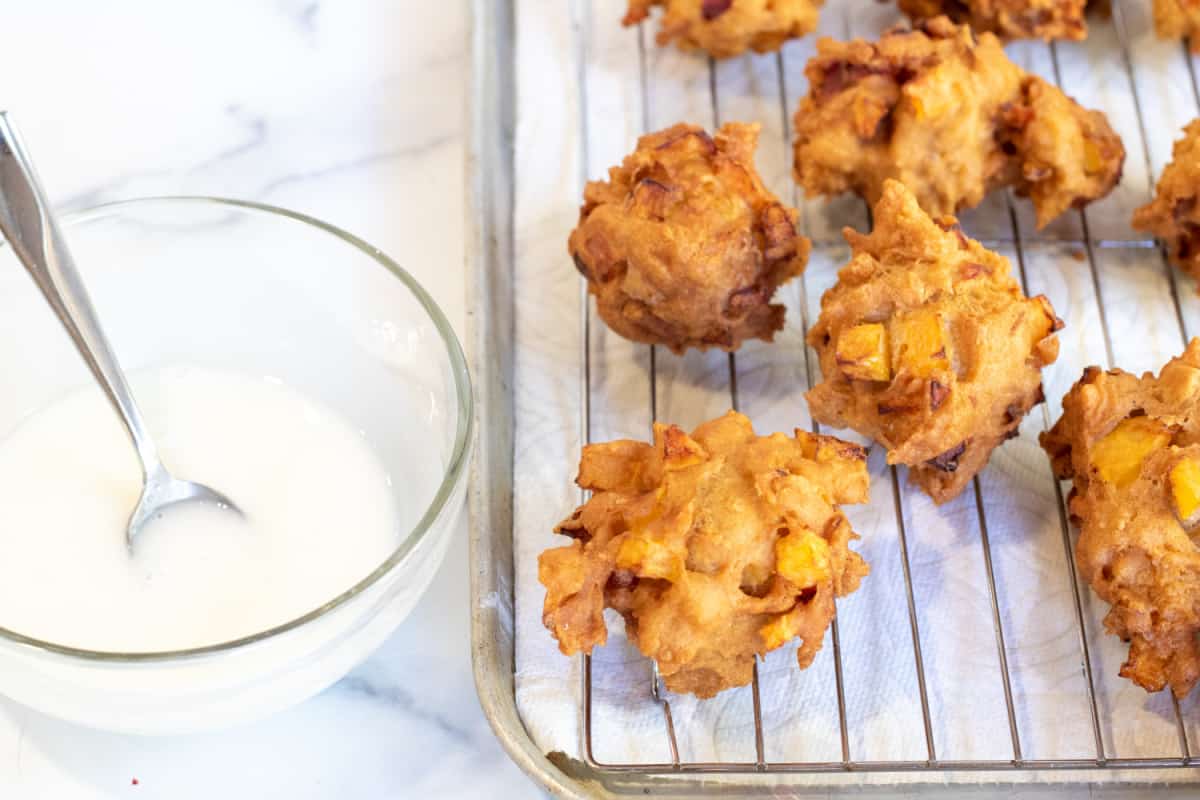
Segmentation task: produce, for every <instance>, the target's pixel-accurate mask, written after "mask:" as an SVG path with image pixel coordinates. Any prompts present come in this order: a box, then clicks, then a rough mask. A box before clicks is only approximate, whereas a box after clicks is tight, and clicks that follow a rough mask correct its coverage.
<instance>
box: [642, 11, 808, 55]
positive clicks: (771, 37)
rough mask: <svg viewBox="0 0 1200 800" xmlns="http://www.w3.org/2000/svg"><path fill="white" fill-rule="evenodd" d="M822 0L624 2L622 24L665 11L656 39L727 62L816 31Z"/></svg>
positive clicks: (776, 46) (776, 47) (763, 51)
mask: <svg viewBox="0 0 1200 800" xmlns="http://www.w3.org/2000/svg"><path fill="white" fill-rule="evenodd" d="M823 2H824V0H629V9H628V11H626V13H625V18H624V19H623V20H622V23H623V24H625V25H635V24H637V23H638V22H641V21H642V20H644V19H645V18H646V17H648V16H650V9H651V8H653V7H654V6H662V7H663V8H664V13H663V18H662V23H661V24H660V25H659V28H658V35H657V36H656V37H655V39H656V41H657V42H658V43H659V44H660V45H665V44H669V43H670V42H671V41H672V40H673V41H675V42H676V43H677V44H678V45H679V48H680V49H681V50H703V51H705V52H707V53H708V54H709V55H711V56H713V57H714V58H730V57H732V56H737V55H741V54H742V53H744V52H746V51H747V50H753V51H755V52H756V53H768V52H771V51H773V50H778V49H779V48H780V47H781V46H782V45H783V43H784V42H786V41H787V40H788V39H796V38H799V37H801V36H803V35H804V34H806V33H808V32H810V31H811V30H812V29H813V28H815V27H817V16H818V15H819V13H820V8H821V4H822V3H823Z"/></svg>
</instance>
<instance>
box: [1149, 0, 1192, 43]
mask: <svg viewBox="0 0 1200 800" xmlns="http://www.w3.org/2000/svg"><path fill="white" fill-rule="evenodd" d="M1154 31H1155V33H1157V34H1158V36H1159V38H1160V39H1187V40H1188V46H1190V47H1191V48H1192V52H1193V53H1200V0H1154Z"/></svg>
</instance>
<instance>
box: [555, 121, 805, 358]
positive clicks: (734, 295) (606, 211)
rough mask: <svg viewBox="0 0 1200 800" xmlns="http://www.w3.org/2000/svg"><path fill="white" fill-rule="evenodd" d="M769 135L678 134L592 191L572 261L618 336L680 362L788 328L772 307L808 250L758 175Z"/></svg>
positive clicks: (649, 144) (666, 133) (687, 130)
mask: <svg viewBox="0 0 1200 800" xmlns="http://www.w3.org/2000/svg"><path fill="white" fill-rule="evenodd" d="M759 127H760V126H759V125H757V124H754V125H747V124H744V123H740V122H731V123H727V124H725V125H723V126H722V127H721V129H720V130H719V131H717V133H716V135H715V136H709V135H708V134H707V133H705V132H704V130H703V129H702V128H699V127H697V126H695V125H685V124H682V123H681V124H678V125H674V126H672V127H670V128H667V129H666V130H663V131H659V132H657V133H652V134H649V135H647V136H643V137H642V138H640V139H639V140H638V146H637V149H636V150H635V151H634V152H633V153H632V154H630V155H629V156H627V157H626V158H625V161H624V162H623V163H622V164H621V166H619V167H613V168H612V169H610V170H609V171H608V175H609V179H608V181H591V182H589V183H588V185H587V188H586V189H585V190H584V193H583V207H582V208H581V209H580V212H579V224H578V226H576V228H575V230H573V231H572V232H571V237H570V240H569V242H568V250H569V251H570V253H571V256H572V257H573V258H574V259H575V265H576V267H578V269H579V271H580V272H581V273H582V274H583V276H584V277H585V278H587V281H588V289H589V290H590V292H591V293H592V295H594V296H595V298H596V308H597V310H598V311H599V313H600V317H601V318H602V319H603V320H604V321H605V322H606V323H608V326H609V327H610V328H612V329H613V330H614V331H616V332H617V333H619V334H620V335H622V336H624V337H625V338H627V339H632V340H634V341H636V342H645V343H647V344H661V345H666V346H667V347H669V348H671V349H672V350H674V351H675V352H676V353H682V352H683V351H684V350H686V349H687V348H689V347H697V348H700V349H707V348H709V347H720V348H722V349H724V350H736V349H737V348H738V347H740V346H741V344H742V341H743V340H744V339H747V338H759V339H766V340H768V341H769V340H771V339H772V338H773V337H774V335H775V332H776V331H778V330H779V329H780V328H782V327H783V316H784V308H783V306H782V305H772V304H771V298H772V296H774V294H775V290H776V289H777V288H778V287H779V285H780V284H782V283H784V282H785V281H787V280H788V279H790V278H793V277H795V276H797V275H799V274H800V273H802V272H803V271H804V265H805V264H806V263H807V261H808V251H809V241H808V239H806V238H804V237H803V236H801V235H800V234H798V233H797V232H796V218H797V216H798V215H797V212H796V210H795V209H793V208H789V207H788V206H785V205H783V204H782V203H780V202H779V200H778V199H777V198H776V197H775V195H773V194H771V192H769V191H768V190H767V188H766V187H765V186H764V185H763V182H762V179H761V178H759V176H758V171H757V170H755V168H754V149H755V147H756V146H757V144H758V131H759Z"/></svg>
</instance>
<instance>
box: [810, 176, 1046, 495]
mask: <svg viewBox="0 0 1200 800" xmlns="http://www.w3.org/2000/svg"><path fill="white" fill-rule="evenodd" d="M844 234H845V237H846V241H847V242H849V244H850V247H851V248H852V250H853V257H852V258H851V260H850V263H849V264H847V265H846V266H844V267H842V269H841V271H840V272H839V273H838V282H837V283H836V284H835V285H834V286H833V288H831V289H830V290H829V291H827V292H826V293H825V295H824V297H822V298H821V316H820V318H819V319H818V320H817V324H816V325H814V326H813V328H812V330H811V331H810V332H809V336H808V342H809V344H810V345H812V346H813V347H814V348H815V349H816V351H817V354H818V356H819V357H820V360H821V373H822V375H823V377H824V379H823V380H822V382H821V383H819V384H818V385H817V386H815V387H813V388H812V389H811V390H810V391H809V392H808V395H807V397H808V405H809V409H810V410H811V411H812V415H813V418H814V419H816V420H818V421H819V422H821V423H823V424H825V425H831V426H833V427H837V428H846V427H849V428H853V429H854V430H856V431H858V432H859V433H861V434H863V435H865V436H869V437H871V438H872V439H874V440H876V441H877V442H879V443H880V444H882V445H883V446H884V447H886V448H887V450H888V463H890V464H906V465H908V467H909V477H910V478H911V479H912V481H913V482H914V483H916V484H917V485H918V486H920V487H921V488H922V489H924V490H925V492H926V493H928V494H929V496H930V497H932V498H933V499H934V501H936V502H938V503H943V502H945V501H947V500H949V499H951V498H953V497H955V496H956V495H957V494H958V493H959V492H961V491H962V490H963V489H964V488H965V487H966V486H967V485H968V484H969V483H970V481H971V479H972V478H973V477H974V476H975V475H976V474H977V473H978V472H979V471H980V470H981V469H983V467H984V466H985V465H986V464H987V460H988V458H989V456H990V455H991V453H992V450H994V449H995V448H996V447H998V446H999V445H1000V444H1001V443H1002V442H1004V441H1005V440H1006V439H1009V438H1011V437H1012V436H1015V435H1016V430H1017V426H1018V425H1019V424H1020V422H1021V418H1022V417H1024V416H1025V414H1026V413H1027V412H1028V411H1029V410H1030V408H1032V407H1033V406H1034V405H1036V404H1037V403H1040V402H1042V400H1043V399H1044V397H1043V395H1042V375H1041V368H1042V367H1044V366H1045V365H1047V364H1051V363H1053V362H1054V360H1055V359H1056V358H1057V357H1058V338H1057V337H1056V336H1054V331H1056V330H1058V329H1059V328H1061V327H1062V322H1061V321H1060V320H1059V319H1058V318H1057V317H1056V316H1055V315H1054V309H1053V308H1051V306H1050V302H1049V301H1048V300H1047V299H1046V298H1045V297H1043V296H1041V295H1038V296H1037V297H1034V298H1027V297H1025V295H1024V294H1023V293H1022V292H1021V287H1020V286H1019V285H1018V284H1017V282H1016V281H1015V280H1014V279H1013V277H1012V275H1011V274H1010V270H1009V264H1008V261H1007V260H1005V259H1004V257H1002V256H1000V255H998V254H996V253H993V252H991V251H990V250H987V249H985V248H984V247H983V246H982V245H980V244H979V242H976V241H974V240H973V239H969V238H967V237H966V236H965V235H963V233H962V232H961V231H960V230H959V229H958V227H957V225H956V223H955V220H954V218H953V217H945V218H942V219H939V220H938V221H937V222H935V221H934V220H932V219H930V217H929V215H927V214H926V213H925V212H924V211H922V210H921V209H920V207H919V206H918V205H917V202H916V199H915V198H914V197H913V195H912V193H911V192H910V191H909V190H908V189H907V188H906V187H905V186H904V185H903V184H901V183H899V182H898V181H891V180H889V181H886V182H885V183H884V186H883V197H882V198H881V199H880V201H879V203H878V204H877V205H876V206H875V229H874V230H873V231H872V232H871V233H870V235H863V234H860V233H857V232H856V231H854V230H851V229H850V228H847V229H846V230H845V231H844Z"/></svg>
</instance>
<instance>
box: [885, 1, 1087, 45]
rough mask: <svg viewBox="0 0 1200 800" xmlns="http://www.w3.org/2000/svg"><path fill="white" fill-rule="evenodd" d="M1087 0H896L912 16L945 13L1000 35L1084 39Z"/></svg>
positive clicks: (1015, 37)
mask: <svg viewBox="0 0 1200 800" xmlns="http://www.w3.org/2000/svg"><path fill="white" fill-rule="evenodd" d="M1087 3H1088V0H899V4H900V10H901V11H903V12H904V13H905V14H908V16H910V17H912V18H913V19H914V20H922V19H930V18H932V17H936V16H939V15H941V14H945V15H946V16H948V17H950V19H952V20H954V21H955V22H957V23H960V24H966V25H970V26H971V29H972V30H973V31H976V32H977V33H982V32H983V31H987V32H989V33H994V34H996V35H997V36H999V37H1000V38H1001V39H1043V40H1045V41H1050V40H1052V39H1086V38H1087V20H1085V19H1084V11H1085V10H1086V8H1087Z"/></svg>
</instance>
